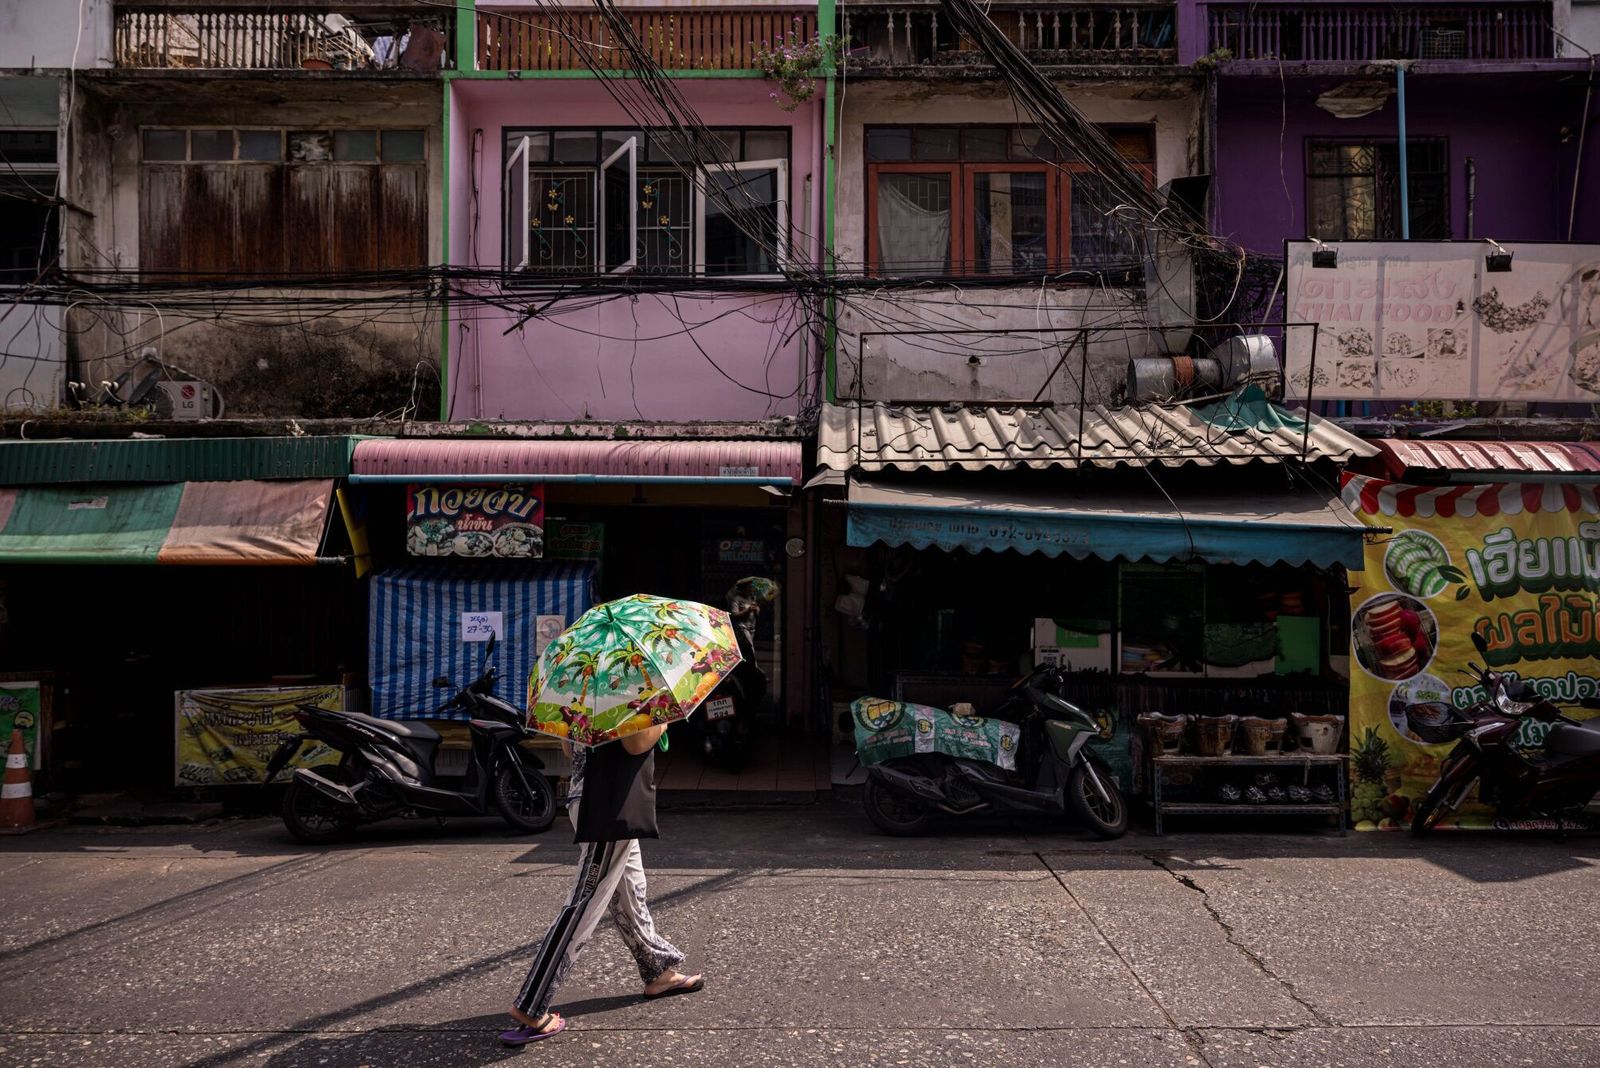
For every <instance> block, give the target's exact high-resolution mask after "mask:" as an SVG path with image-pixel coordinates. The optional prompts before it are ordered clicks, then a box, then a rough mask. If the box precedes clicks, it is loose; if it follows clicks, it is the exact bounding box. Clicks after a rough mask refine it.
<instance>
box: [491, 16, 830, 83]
mask: <svg viewBox="0 0 1600 1068" xmlns="http://www.w3.org/2000/svg"><path fill="white" fill-rule="evenodd" d="M624 14H625V16H626V18H627V20H628V24H629V25H630V26H631V27H632V29H633V32H634V33H635V34H636V35H637V36H638V38H639V40H640V42H641V43H642V44H643V45H644V47H645V50H646V51H647V52H648V53H649V55H650V58H651V59H653V60H654V61H655V62H656V63H657V64H659V65H660V66H661V67H663V68H664V69H666V70H750V69H752V68H754V67H755V66H756V62H755V55H756V52H757V51H758V50H760V49H761V48H762V47H763V46H764V45H766V44H767V43H769V42H772V41H775V40H779V39H785V40H788V39H796V40H800V41H809V40H811V39H812V38H813V37H815V36H816V32H817V14H816V9H815V8H814V7H813V8H810V9H806V10H798V9H791V10H788V11H782V10H777V11H775V10H773V9H771V8H765V9H762V10H759V11H755V10H735V9H728V8H716V9H699V10H695V9H684V8H675V9H657V10H653V11H641V10H638V9H631V10H627V11H625V12H624ZM591 64H594V65H597V66H598V67H599V68H600V69H602V70H626V69H628V68H629V67H630V66H632V64H631V63H630V62H629V61H628V59H627V57H626V56H624V55H623V54H622V53H621V52H620V51H619V50H618V48H617V45H616V43H615V42H614V41H613V39H612V33H611V28H610V26H609V25H607V23H606V21H605V19H604V18H602V17H601V15H600V14H599V13H598V12H596V11H595V10H594V9H593V8H592V7H590V8H583V9H578V8H574V9H571V10H563V11H561V12H559V13H554V12H545V11H542V10H541V9H539V8H536V7H533V8H518V9H516V10H505V11H484V10H479V11H478V69H479V70H585V69H588V67H589V66H590V65H591Z"/></svg>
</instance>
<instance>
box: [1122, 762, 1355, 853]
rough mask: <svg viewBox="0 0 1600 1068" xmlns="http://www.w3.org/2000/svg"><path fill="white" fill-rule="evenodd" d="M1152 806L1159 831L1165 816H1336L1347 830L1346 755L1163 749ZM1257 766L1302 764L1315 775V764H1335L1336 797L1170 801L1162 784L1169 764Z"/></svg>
mask: <svg viewBox="0 0 1600 1068" xmlns="http://www.w3.org/2000/svg"><path fill="white" fill-rule="evenodd" d="M1150 766H1151V767H1150V792H1151V796H1150V806H1151V809H1152V810H1153V811H1154V813H1155V822H1156V835H1157V836H1160V835H1161V834H1163V833H1164V831H1163V827H1162V823H1163V818H1164V817H1165V816H1169V815H1173V816H1332V817H1334V819H1335V820H1337V821H1338V824H1339V833H1340V834H1344V833H1345V829H1346V824H1345V816H1344V814H1345V804H1346V801H1345V757H1344V756H1343V755H1342V754H1339V753H1328V754H1323V753H1274V754H1271V755H1268V756H1250V755H1247V754H1232V755H1229V756H1214V757H1208V756H1190V755H1188V754H1186V753H1163V754H1162V755H1160V756H1156V757H1151V758H1150ZM1190 767H1192V768H1210V769H1216V768H1253V767H1273V768H1284V767H1299V768H1303V769H1304V773H1305V775H1304V777H1305V778H1306V779H1309V778H1310V777H1311V769H1312V768H1324V767H1331V768H1333V769H1334V778H1335V780H1336V782H1337V785H1336V786H1335V788H1334V793H1335V796H1336V799H1337V800H1336V801H1334V802H1325V801H1298V802H1288V803H1280V804H1266V805H1255V804H1251V803H1250V802H1248V801H1238V802H1234V803H1231V804H1230V803H1227V802H1223V801H1167V800H1165V799H1164V798H1163V797H1162V786H1163V784H1164V781H1165V779H1166V771H1167V770H1168V769H1169V768H1190Z"/></svg>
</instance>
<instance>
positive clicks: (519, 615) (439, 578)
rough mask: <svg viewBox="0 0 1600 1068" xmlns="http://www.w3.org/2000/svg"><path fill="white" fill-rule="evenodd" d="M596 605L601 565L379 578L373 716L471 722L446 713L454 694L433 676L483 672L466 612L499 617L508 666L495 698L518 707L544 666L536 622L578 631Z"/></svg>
mask: <svg viewBox="0 0 1600 1068" xmlns="http://www.w3.org/2000/svg"><path fill="white" fill-rule="evenodd" d="M593 604H594V565H593V564H583V563H572V564H541V565H532V566H530V565H528V564H505V565H499V566H497V565H494V564H486V565H473V566H470V567H463V566H461V565H459V564H457V565H454V566H448V565H447V566H443V567H439V566H434V567H407V568H399V569H396V570H393V571H385V572H382V573H381V574H377V575H374V576H373V578H372V611H371V613H370V618H369V623H368V630H369V638H370V641H369V643H368V651H367V656H368V677H369V678H370V679H371V682H372V714H373V715H375V716H383V717H386V718H388V719H466V718H467V715H466V713H464V712H459V711H454V710H452V711H451V712H448V713H440V712H439V711H438V708H439V706H440V705H442V704H443V703H444V702H445V701H446V700H448V699H449V698H450V696H451V691H442V690H435V689H434V688H433V680H434V679H435V678H437V677H439V676H440V675H443V676H444V677H446V678H448V679H449V680H450V681H451V682H453V683H455V684H456V685H457V686H461V685H465V684H466V683H468V682H471V681H472V680H473V679H474V678H477V676H478V673H479V672H480V671H481V670H482V667H481V665H482V663H483V651H484V644H483V643H482V642H464V641H462V634H461V617H462V615H463V613H468V612H499V613H501V615H502V623H503V624H504V628H505V629H504V633H502V634H500V635H499V641H498V645H497V648H496V649H495V654H494V660H493V663H494V665H495V666H496V667H497V668H499V669H500V685H499V687H498V688H497V690H496V693H497V694H498V696H500V697H501V698H504V699H505V700H508V701H510V702H511V703H512V704H514V705H516V706H517V707H519V708H520V707H522V705H523V704H525V703H526V701H527V689H528V676H529V675H530V674H531V673H532V672H533V667H534V663H535V662H536V661H537V660H538V655H537V653H536V651H535V650H536V639H535V633H534V630H535V625H536V623H537V622H538V618H539V617H540V616H561V617H562V620H563V625H564V626H566V625H570V624H571V623H572V622H573V621H574V620H576V619H577V618H578V616H580V615H582V614H583V613H584V612H586V611H588V609H589V608H591V607H592V606H593Z"/></svg>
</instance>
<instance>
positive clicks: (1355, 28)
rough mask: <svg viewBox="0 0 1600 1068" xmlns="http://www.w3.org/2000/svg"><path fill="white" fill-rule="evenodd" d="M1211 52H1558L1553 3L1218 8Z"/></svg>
mask: <svg viewBox="0 0 1600 1068" xmlns="http://www.w3.org/2000/svg"><path fill="white" fill-rule="evenodd" d="M1207 33H1208V37H1209V46H1210V50H1211V51H1212V52H1216V51H1219V50H1222V49H1226V50H1227V51H1229V52H1231V53H1233V58H1234V59H1237V60H1247V61H1263V60H1266V61H1274V62H1276V61H1278V60H1283V61H1285V62H1313V63H1315V62H1363V61H1367V60H1375V59H1476V60H1520V59H1548V58H1551V57H1553V56H1554V55H1555V54H1556V49H1555V33H1554V31H1553V30H1552V27H1551V15H1550V5H1549V4H1483V5H1470V6H1469V5H1434V4H1412V5H1405V4H1395V5H1385V6H1381V7H1379V6H1366V5H1356V4H1349V5H1346V4H1337V5H1333V4H1326V5H1320V6H1308V7H1287V6H1285V7H1277V6H1271V5H1265V4H1252V5H1249V6H1239V7H1212V8H1210V9H1209V11H1208V14H1207Z"/></svg>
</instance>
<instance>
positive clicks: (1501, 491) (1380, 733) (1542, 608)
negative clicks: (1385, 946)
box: [1343, 475, 1600, 830]
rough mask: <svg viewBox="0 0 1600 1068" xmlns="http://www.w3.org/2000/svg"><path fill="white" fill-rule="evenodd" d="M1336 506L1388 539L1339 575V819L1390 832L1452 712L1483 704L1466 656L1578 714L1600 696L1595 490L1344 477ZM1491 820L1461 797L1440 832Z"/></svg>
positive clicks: (1453, 732)
mask: <svg viewBox="0 0 1600 1068" xmlns="http://www.w3.org/2000/svg"><path fill="white" fill-rule="evenodd" d="M1343 498H1344V502H1345V504H1346V505H1348V506H1349V508H1350V510H1351V511H1352V512H1354V513H1355V515H1356V516H1357V518H1359V519H1361V520H1362V521H1363V522H1364V523H1366V524H1367V525H1369V526H1374V527H1387V528H1388V529H1389V530H1390V531H1392V533H1391V534H1389V535H1388V536H1386V537H1380V538H1373V539H1370V540H1369V543H1368V545H1367V548H1366V560H1365V563H1366V569H1365V570H1364V571H1362V572H1360V573H1354V572H1352V573H1351V576H1350V578H1351V582H1352V584H1354V585H1355V590H1354V592H1353V593H1352V594H1351V600H1350V608H1351V615H1352V619H1351V628H1350V629H1351V659H1352V661H1353V663H1352V665H1351V668H1352V669H1351V677H1350V762H1351V771H1352V787H1351V810H1350V814H1351V817H1352V818H1353V819H1354V820H1355V821H1356V826H1357V828H1358V829H1362V830H1371V829H1373V828H1385V829H1392V828H1402V827H1406V826H1408V825H1409V823H1410V817H1411V812H1412V810H1413V809H1414V808H1415V807H1416V803H1417V801H1419V800H1420V799H1421V798H1422V796H1423V795H1424V794H1426V793H1427V791H1428V788H1429V787H1430V786H1432V785H1433V784H1434V781H1435V780H1436V779H1437V778H1438V775H1439V766H1440V763H1441V762H1442V761H1443V760H1444V758H1445V757H1447V756H1448V755H1449V754H1450V751H1451V750H1452V749H1453V748H1454V747H1455V745H1456V743H1457V739H1458V736H1459V733H1460V731H1459V728H1458V726H1457V725H1456V722H1455V715H1454V711H1453V710H1455V709H1465V708H1468V707H1470V706H1471V705H1473V704H1475V703H1476V702H1478V701H1481V700H1483V699H1484V698H1485V697H1486V694H1485V693H1484V692H1483V687H1482V686H1481V685H1480V684H1479V683H1478V681H1477V680H1476V679H1474V678H1471V677H1468V676H1466V675H1463V674H1461V673H1460V671H1461V670H1462V669H1465V667H1466V665H1467V663H1468V661H1473V662H1476V663H1478V664H1479V665H1480V666H1484V667H1488V668H1490V669H1491V670H1494V671H1498V672H1501V673H1504V674H1507V675H1511V676H1515V677H1518V678H1521V679H1522V680H1524V681H1525V682H1527V683H1528V684H1529V685H1530V686H1532V687H1533V688H1534V689H1535V690H1536V691H1538V692H1539V693H1540V694H1541V695H1543V696H1545V697H1548V698H1549V699H1550V700H1551V701H1553V702H1554V703H1555V704H1557V705H1558V706H1561V708H1562V710H1563V711H1564V712H1565V713H1566V714H1567V715H1569V716H1572V717H1573V718H1575V719H1583V718H1585V717H1587V716H1589V715H1591V714H1592V713H1590V712H1588V711H1585V710H1583V709H1581V708H1578V707H1577V704H1578V702H1579V701H1580V700H1582V699H1583V698H1585V697H1600V659H1597V658H1600V604H1597V602H1596V594H1597V593H1600V486H1592V485H1567V484H1562V483H1532V482H1528V483H1497V484H1492V485H1450V486H1412V485H1406V484H1404V483H1400V482H1388V481H1385V480H1383V479H1378V478H1368V477H1365V476H1362V475H1346V476H1345V481H1344V489H1343ZM1474 633H1477V634H1481V635H1482V636H1483V637H1484V639H1485V641H1486V642H1487V643H1488V647H1489V653H1488V656H1487V657H1484V656H1481V655H1480V654H1479V653H1478V651H1477V649H1476V648H1475V647H1474V646H1473V642H1472V635H1473V634H1474ZM1485 659H1487V660H1488V663H1487V664H1484V663H1483V661H1484V660H1485ZM1500 822H1501V821H1499V819H1498V817H1497V816H1496V814H1495V813H1494V811H1493V809H1491V808H1490V807H1488V806H1486V805H1483V804H1480V803H1478V801H1477V799H1476V796H1475V795H1474V796H1473V797H1472V798H1471V799H1470V800H1469V802H1468V803H1467V804H1465V805H1463V806H1462V807H1461V808H1460V809H1458V810H1457V811H1456V812H1455V813H1453V814H1451V815H1450V816H1447V817H1446V818H1445V819H1444V820H1443V821H1441V823H1440V825H1439V826H1441V827H1449V826H1458V827H1464V828H1466V827H1494V826H1498V825H1500Z"/></svg>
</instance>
